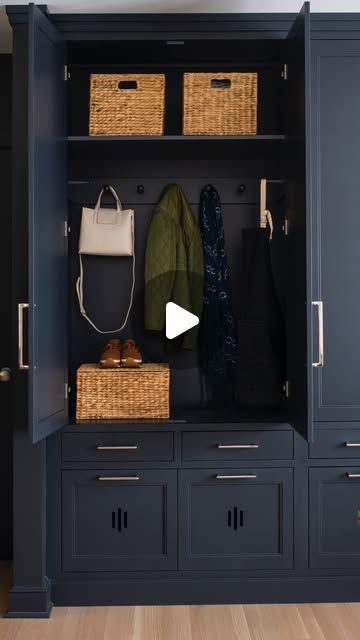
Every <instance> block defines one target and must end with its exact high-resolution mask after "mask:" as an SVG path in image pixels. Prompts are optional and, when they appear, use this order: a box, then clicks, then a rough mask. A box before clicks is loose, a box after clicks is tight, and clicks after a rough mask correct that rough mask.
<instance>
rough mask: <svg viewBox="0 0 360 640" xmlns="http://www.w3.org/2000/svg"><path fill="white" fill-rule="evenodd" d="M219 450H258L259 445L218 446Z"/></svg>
mask: <svg viewBox="0 0 360 640" xmlns="http://www.w3.org/2000/svg"><path fill="white" fill-rule="evenodd" d="M217 448H218V449H258V448H259V445H258V444H218V445H217Z"/></svg>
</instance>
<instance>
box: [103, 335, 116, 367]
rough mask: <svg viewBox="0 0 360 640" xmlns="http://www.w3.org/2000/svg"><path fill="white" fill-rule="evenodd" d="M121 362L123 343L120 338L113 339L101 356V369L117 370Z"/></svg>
mask: <svg viewBox="0 0 360 640" xmlns="http://www.w3.org/2000/svg"><path fill="white" fill-rule="evenodd" d="M120 361H121V342H120V340H119V339H118V338H112V339H111V340H109V342H107V343H106V345H105V348H104V351H103V352H102V354H101V356H100V367H101V368H102V369H117V368H118V367H120Z"/></svg>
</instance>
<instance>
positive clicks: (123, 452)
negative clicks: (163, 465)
mask: <svg viewBox="0 0 360 640" xmlns="http://www.w3.org/2000/svg"><path fill="white" fill-rule="evenodd" d="M62 459H63V462H100V463H102V462H132V461H134V462H135V461H139V462H142V461H148V460H149V461H151V460H155V461H157V460H159V461H165V462H167V461H171V460H173V459H174V435H173V433H171V432H165V433H159V432H151V433H150V432H149V433H133V432H129V433H64V434H63V436H62Z"/></svg>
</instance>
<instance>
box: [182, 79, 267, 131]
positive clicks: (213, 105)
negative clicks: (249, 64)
mask: <svg viewBox="0 0 360 640" xmlns="http://www.w3.org/2000/svg"><path fill="white" fill-rule="evenodd" d="M257 81H258V78H257V73H185V74H184V87H183V101H184V104H183V134H184V135H218V136H219V135H224V136H225V135H255V134H256V127H257V84H258V82H257Z"/></svg>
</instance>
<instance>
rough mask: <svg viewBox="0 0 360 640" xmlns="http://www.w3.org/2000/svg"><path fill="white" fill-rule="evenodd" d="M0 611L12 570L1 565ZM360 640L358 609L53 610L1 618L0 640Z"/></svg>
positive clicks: (358, 606)
mask: <svg viewBox="0 0 360 640" xmlns="http://www.w3.org/2000/svg"><path fill="white" fill-rule="evenodd" d="M0 576H1V579H0V583H1V589H0V608H1V614H3V612H4V611H5V608H6V592H7V588H8V584H9V582H10V568H9V566H8V565H5V564H1V563H0ZM60 639H61V640H360V603H351V604H350V603H346V604H316V605H314V604H312V605H310V604H301V605H245V606H242V605H227V606H191V607H187V606H181V607H69V608H63V607H59V608H57V607H55V609H54V611H53V614H52V617H51V619H50V620H7V619H5V618H3V617H0V640H60Z"/></svg>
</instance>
